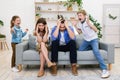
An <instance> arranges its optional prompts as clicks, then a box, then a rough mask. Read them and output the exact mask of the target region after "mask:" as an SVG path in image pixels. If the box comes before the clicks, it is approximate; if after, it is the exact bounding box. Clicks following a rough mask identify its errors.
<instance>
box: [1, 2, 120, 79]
mask: <svg viewBox="0 0 120 80" xmlns="http://www.w3.org/2000/svg"><path fill="white" fill-rule="evenodd" d="M69 1H70V0H11V1H8V0H1V3H0V10H1V13H0V35H1V34H2V35H5V37H4V36H3V37H2V38H1V37H0V80H19V79H20V80H25V79H28V80H39V79H41V80H59V79H63V80H96V79H98V80H101V77H100V76H101V70H100V68H99V66H98V65H96V64H94V65H93V63H96V62H92V61H91V62H89V60H88V61H86V62H82V60H81V59H82V58H83V57H82V56H84V55H85V54H86V53H85V54H83V53H84V52H81V54H79V55H77V58H78V59H77V60H78V64H77V68H78V76H73V75H72V73H71V66H70V64H67V63H68V62H62V61H61V62H60V64H61V65H59V66H58V74H57V76H52V75H51V73H50V71H49V68H47V67H46V66H45V75H44V76H43V77H37V74H38V71H39V64H37V65H32V64H31V63H33V64H34V61H33V62H31V63H30V64H25V63H27V62H22V63H23V64H22V70H21V71H20V72H12V69H11V58H12V52H13V50H12V47H11V39H12V35H11V32H10V31H11V28H10V25H11V24H10V21H11V19H12V17H13V16H14V15H17V16H19V17H20V19H21V24H20V26H21V29H22V30H23V31H25V30H26V29H28V32H27V34H26V36H25V37H23V38H22V42H27V41H30V40H29V37H30V35H33V33H34V30H35V26H36V22H37V20H38V18H41V17H44V18H46V21H47V24H48V28H49V31H50V33H51V30H52V28H53V27H54V26H55V25H57V19H58V15H62V16H63V17H64V19H65V20H66V21H68V25H70V26H72V25H73V24H72V23H74V22H77V21H78V15H77V12H78V11H79V10H81V9H84V10H85V11H86V12H87V16H88V17H89V19H90V20H91V21H92V22H93V24H94V25H95V24H100V25H95V26H97V29H98V32H99V34H98V38H99V39H100V42H103V43H105V44H107V46H108V45H110V46H109V47H110V48H109V47H108V48H106V45H104V44H103V43H101V44H100V48H101V49H105V50H106V51H107V53H108V54H109V53H110V55H109V56H107V57H106V60H107V59H109V58H110V59H111V60H110V61H106V62H105V63H107V64H106V65H107V66H108V68H109V69H110V70H109V71H110V74H111V76H110V77H109V78H107V79H106V80H112V79H113V80H114V79H117V80H119V78H120V72H119V70H120V68H119V65H120V59H119V56H120V54H119V53H120V1H119V0H101V1H99V2H98V0H92V1H90V0H78V1H82V3H80V4H81V5H78V3H77V2H75V3H74V2H72V5H73V6H72V9H69V10H68V9H67V6H68V5H69V4H71V3H70V2H69ZM73 1H74V0H73ZM76 1H77V0H76ZM68 2H69V3H68ZM66 3H67V4H66ZM96 20H97V21H96ZM73 29H74V32H75V35H78V33H77V31H76V30H75V27H73ZM77 39H78V41H77V43H78V44H79V43H80V42H79V38H77ZM31 41H32V40H31ZM20 47H21V46H20ZM20 47H19V46H18V49H19V48H20ZM25 48H26V47H25ZM18 53H19V51H18ZM18 53H16V54H18ZM31 54H32V53H31ZM62 54H65V56H63V55H62ZM62 54H61V55H59V56H61V58H60V59H62V57H63V58H64V57H67V56H68V58H69V55H68V54H67V53H62ZM88 54H89V53H88ZM80 56H81V57H80ZM85 56H86V57H85ZM85 56H84V57H85V58H89V57H91V56H89V55H87V54H86V55H85ZM102 56H104V54H103V55H102ZM17 57H18V58H20V56H17ZM33 57H34V56H33ZM49 57H50V56H49ZM21 58H25V57H24V56H23V57H21ZM21 58H20V59H21ZM38 58H39V57H38ZM79 58H80V59H79ZM16 59H17V58H16ZM50 59H51V58H50ZM28 63H29V62H28ZM63 63H64V64H63ZM16 64H19V61H18V62H17V63H16ZM83 64H84V65H83ZM69 76H71V77H69ZM87 77H88V78H87Z"/></svg>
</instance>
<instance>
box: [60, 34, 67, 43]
mask: <svg viewBox="0 0 120 80" xmlns="http://www.w3.org/2000/svg"><path fill="white" fill-rule="evenodd" d="M60 34H61V38H60V45H66V43H65V38H64V32H60Z"/></svg>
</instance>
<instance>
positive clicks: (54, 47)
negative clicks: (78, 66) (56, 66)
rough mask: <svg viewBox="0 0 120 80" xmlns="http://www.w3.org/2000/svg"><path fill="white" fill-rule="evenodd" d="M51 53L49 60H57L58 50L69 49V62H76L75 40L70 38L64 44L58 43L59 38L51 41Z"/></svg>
mask: <svg viewBox="0 0 120 80" xmlns="http://www.w3.org/2000/svg"><path fill="white" fill-rule="evenodd" d="M51 51H52V54H51V59H52V60H51V61H52V62H56V63H57V62H58V51H64V52H66V51H70V62H71V64H74V63H77V52H76V42H75V41H74V40H70V42H69V43H68V44H66V45H64V46H60V45H59V40H55V41H52V49H51Z"/></svg>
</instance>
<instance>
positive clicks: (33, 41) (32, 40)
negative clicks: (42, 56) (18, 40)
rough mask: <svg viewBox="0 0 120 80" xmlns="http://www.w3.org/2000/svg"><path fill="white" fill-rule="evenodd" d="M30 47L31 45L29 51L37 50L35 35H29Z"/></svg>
mask: <svg viewBox="0 0 120 80" xmlns="http://www.w3.org/2000/svg"><path fill="white" fill-rule="evenodd" d="M28 45H29V49H36V37H35V36H33V35H31V34H30V35H29V39H28Z"/></svg>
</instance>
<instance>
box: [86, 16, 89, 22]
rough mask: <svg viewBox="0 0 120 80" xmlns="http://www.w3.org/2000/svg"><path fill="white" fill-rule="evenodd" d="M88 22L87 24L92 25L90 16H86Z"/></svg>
mask: <svg viewBox="0 0 120 80" xmlns="http://www.w3.org/2000/svg"><path fill="white" fill-rule="evenodd" d="M86 19H87V20H86V22H87V24H89V23H90V19H89V16H86Z"/></svg>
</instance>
